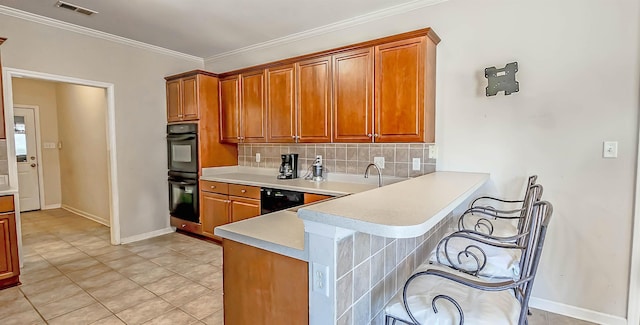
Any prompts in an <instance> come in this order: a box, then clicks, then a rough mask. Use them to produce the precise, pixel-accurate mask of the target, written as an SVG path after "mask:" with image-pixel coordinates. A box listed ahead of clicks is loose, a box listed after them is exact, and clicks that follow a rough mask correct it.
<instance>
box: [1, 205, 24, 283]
mask: <svg viewBox="0 0 640 325" xmlns="http://www.w3.org/2000/svg"><path fill="white" fill-rule="evenodd" d="M19 277H20V261H19V260H18V237H17V232H16V215H15V213H14V205H13V195H8V196H2V197H0V289H3V288H6V287H10V286H14V285H18V284H20V279H19Z"/></svg>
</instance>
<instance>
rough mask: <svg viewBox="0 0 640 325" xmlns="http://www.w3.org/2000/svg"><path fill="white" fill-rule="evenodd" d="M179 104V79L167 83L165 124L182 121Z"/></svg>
mask: <svg viewBox="0 0 640 325" xmlns="http://www.w3.org/2000/svg"><path fill="white" fill-rule="evenodd" d="M181 102H182V99H181V98H180V79H176V80H171V81H167V122H178V121H180V120H181V119H182V113H181V110H182V109H181V108H180V103H181Z"/></svg>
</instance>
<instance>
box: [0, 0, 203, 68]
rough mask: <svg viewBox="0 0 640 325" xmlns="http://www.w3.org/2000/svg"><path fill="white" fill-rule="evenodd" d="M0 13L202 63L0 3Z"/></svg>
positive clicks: (193, 57) (138, 42)
mask: <svg viewBox="0 0 640 325" xmlns="http://www.w3.org/2000/svg"><path fill="white" fill-rule="evenodd" d="M0 14H3V15H6V16H11V17H15V18H19V19H24V20H28V21H32V22H35V23H39V24H43V25H47V26H50V27H55V28H60V29H64V30H68V31H71V32H76V33H78V34H83V35H87V36H91V37H95V38H100V39H103V40H107V41H111V42H115V43H120V44H124V45H128V46H132V47H137V48H139V49H143V50H148V51H152V52H156V53H159V54H164V55H169V56H173V57H176V58H179V59H184V60H189V61H193V62H197V63H201V64H204V60H203V59H202V58H201V57H197V56H194V55H190V54H186V53H181V52H178V51H174V50H170V49H166V48H164V47H160V46H156V45H151V44H147V43H143V42H140V41H136V40H132V39H129V38H126V37H122V36H117V35H113V34H109V33H105V32H101V31H98V30H95V29H91V28H87V27H83V26H79V25H75V24H71V23H67V22H64V21H61V20H57V19H52V18H48V17H44V16H40V15H36V14H32V13H29V12H26V11H22V10H18V9H14V8H11V7H7V6H2V5H0Z"/></svg>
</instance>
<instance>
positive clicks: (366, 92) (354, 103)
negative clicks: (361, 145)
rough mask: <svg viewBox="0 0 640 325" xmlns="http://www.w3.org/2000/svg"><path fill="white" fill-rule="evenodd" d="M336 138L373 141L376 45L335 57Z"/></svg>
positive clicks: (334, 136) (334, 128) (334, 112)
mask: <svg viewBox="0 0 640 325" xmlns="http://www.w3.org/2000/svg"><path fill="white" fill-rule="evenodd" d="M333 116H334V118H333V141H334V142H371V141H373V48H370V47H368V48H364V49H357V50H353V51H348V52H344V53H340V54H337V55H334V56H333Z"/></svg>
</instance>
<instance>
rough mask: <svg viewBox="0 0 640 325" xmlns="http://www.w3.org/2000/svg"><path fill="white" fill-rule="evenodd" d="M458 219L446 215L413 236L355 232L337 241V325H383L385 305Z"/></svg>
mask: <svg viewBox="0 0 640 325" xmlns="http://www.w3.org/2000/svg"><path fill="white" fill-rule="evenodd" d="M456 221H457V219H456V218H454V217H453V215H449V216H447V217H446V218H444V219H443V220H442V221H440V222H439V223H438V224H437V225H436V226H435V227H433V228H432V229H431V230H429V231H428V232H427V233H426V234H424V235H422V236H420V237H415V238H402V239H395V238H384V237H378V236H374V235H369V234H366V233H361V232H356V233H355V234H352V235H350V236H348V237H345V238H343V239H341V240H340V241H339V242H338V247H337V249H338V250H337V255H336V259H337V261H336V280H337V281H336V288H337V289H336V292H339V294H337V301H336V320H337V324H338V325H360V324H371V325H383V324H384V311H383V310H384V306H385V305H386V304H387V303H389V301H390V300H391V299H392V298H393V297H394V296H395V295H396V294H398V292H399V291H401V290H402V288H403V287H404V283H405V282H406V281H407V279H408V278H409V277H410V276H411V274H412V272H413V271H414V270H415V269H416V268H417V267H418V266H419V265H420V264H422V263H423V262H425V261H426V260H427V259H428V258H429V255H430V254H431V251H432V250H433V249H434V248H435V246H436V245H437V244H438V241H439V240H440V239H441V238H442V237H444V235H445V233H446V232H447V231H448V230H449V229H450V228H452V227H453V226H454V225H455V222H456Z"/></svg>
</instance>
